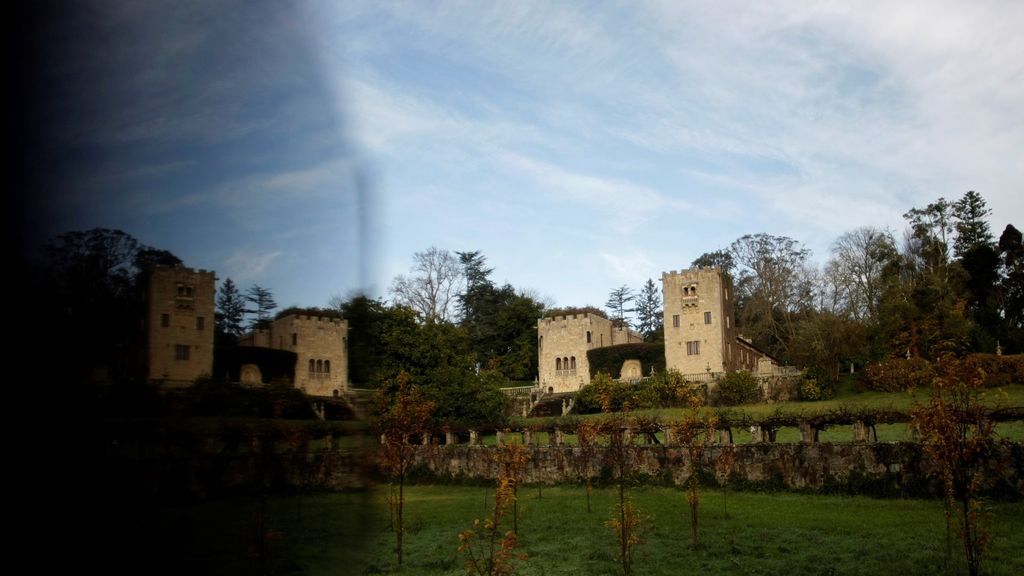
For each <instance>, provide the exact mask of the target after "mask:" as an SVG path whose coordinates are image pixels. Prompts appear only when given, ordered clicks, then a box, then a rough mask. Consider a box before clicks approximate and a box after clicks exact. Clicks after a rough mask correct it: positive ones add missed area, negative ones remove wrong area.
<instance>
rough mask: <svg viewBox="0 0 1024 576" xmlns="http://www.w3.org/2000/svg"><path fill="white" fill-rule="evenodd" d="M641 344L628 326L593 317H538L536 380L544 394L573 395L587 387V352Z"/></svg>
mask: <svg viewBox="0 0 1024 576" xmlns="http://www.w3.org/2000/svg"><path fill="white" fill-rule="evenodd" d="M632 342H643V337H641V336H640V334H638V333H636V332H634V331H633V330H630V329H629V328H628V327H620V326H615V325H614V324H613V323H612V321H611V320H609V319H607V318H605V317H604V316H598V315H597V314H591V313H583V314H573V315H570V316H555V317H553V318H541V319H540V320H538V321H537V361H538V366H537V378H538V381H539V383H540V387H541V389H542V390H543V391H545V392H555V393H560V392H575V391H576V390H579V389H580V388H582V387H583V386H584V385H585V384H590V362H589V361H588V360H587V350H592V349H594V348H603V347H605V346H614V345H616V344H629V343H632Z"/></svg>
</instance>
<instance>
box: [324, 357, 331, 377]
mask: <svg viewBox="0 0 1024 576" xmlns="http://www.w3.org/2000/svg"><path fill="white" fill-rule="evenodd" d="M324 372H325V373H327V374H330V373H331V361H330V360H324Z"/></svg>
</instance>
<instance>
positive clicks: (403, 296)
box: [391, 246, 472, 322]
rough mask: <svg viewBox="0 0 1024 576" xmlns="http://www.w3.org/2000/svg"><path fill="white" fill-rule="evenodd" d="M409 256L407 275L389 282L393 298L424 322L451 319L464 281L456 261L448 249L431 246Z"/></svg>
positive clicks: (401, 275) (400, 275)
mask: <svg viewBox="0 0 1024 576" xmlns="http://www.w3.org/2000/svg"><path fill="white" fill-rule="evenodd" d="M470 254H472V253H470ZM412 259H413V265H412V268H411V269H410V271H409V274H408V275H405V274H399V275H398V276H396V277H395V279H394V281H392V283H391V294H392V295H393V296H394V298H395V301H396V302H397V303H399V304H402V305H404V306H408V307H409V308H412V309H413V310H415V311H416V312H417V313H418V314H419V315H420V317H421V318H422V319H423V320H424V321H426V322H449V321H451V320H452V317H453V315H454V312H455V305H456V303H457V301H458V295H459V292H460V290H461V288H462V282H463V280H464V276H463V272H462V269H461V268H460V266H459V261H458V260H457V259H456V258H455V256H453V255H452V253H451V252H449V251H447V250H441V249H438V248H435V247H433V246H431V247H430V248H428V249H427V250H426V251H425V252H416V253H414V254H413V256H412Z"/></svg>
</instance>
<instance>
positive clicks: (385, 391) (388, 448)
mask: <svg viewBox="0 0 1024 576" xmlns="http://www.w3.org/2000/svg"><path fill="white" fill-rule="evenodd" d="M377 399H378V420H377V422H378V427H379V429H380V434H381V441H382V446H381V454H382V456H383V460H382V461H383V465H384V467H385V470H386V471H387V473H388V475H389V477H390V478H391V480H392V482H397V483H398V493H397V495H396V499H395V500H394V502H393V504H394V514H395V523H394V530H395V541H396V545H395V554H396V556H397V557H398V564H399V566H401V564H402V551H403V550H402V545H403V542H404V537H405V517H404V511H405V481H406V478H407V477H408V475H409V470H410V469H411V467H412V463H413V455H414V454H415V447H414V446H413V445H411V444H410V443H409V440H410V439H411V438H417V439H418V437H419V436H421V435H422V434H424V433H425V432H427V431H428V430H429V428H428V426H429V424H430V418H431V413H432V412H433V410H434V404H433V403H431V402H430V401H429V400H427V399H426V398H425V397H424V396H423V395H422V394H421V393H420V390H419V389H418V388H417V387H416V386H415V385H414V384H413V383H412V380H411V378H410V376H409V375H408V374H406V373H404V372H403V373H399V375H398V377H397V378H395V380H394V381H393V382H390V383H389V384H388V385H387V386H384V387H382V388H381V389H380V392H379V394H378V397H377Z"/></svg>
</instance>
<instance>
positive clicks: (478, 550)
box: [459, 446, 526, 576]
mask: <svg viewBox="0 0 1024 576" xmlns="http://www.w3.org/2000/svg"><path fill="white" fill-rule="evenodd" d="M519 449H520V450H521V449H522V446H519ZM499 450H506V449H504V448H499ZM515 503H516V494H515V480H514V479H513V478H509V477H506V476H499V477H498V487H497V488H496V489H495V491H494V509H493V512H492V513H491V517H490V518H487V519H485V520H483V521H480V520H474V521H473V528H472V529H470V530H464V531H462V532H460V533H459V553H460V554H465V555H466V557H467V559H466V571H467V572H470V573H473V574H477V575H478V576H511V575H512V574H515V572H516V569H515V564H514V563H513V562H514V561H515V560H525V559H526V554H516V553H515V549H516V546H518V545H519V537H518V535H516V533H515V531H513V530H509V531H505V532H504V533H502V521H503V520H504V519H505V516H506V515H507V514H508V512H509V508H510V507H511V508H514V507H515Z"/></svg>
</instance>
